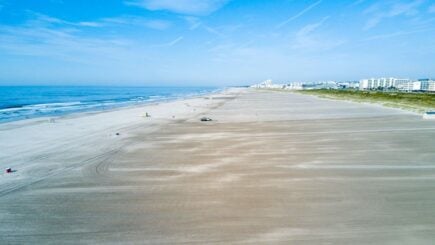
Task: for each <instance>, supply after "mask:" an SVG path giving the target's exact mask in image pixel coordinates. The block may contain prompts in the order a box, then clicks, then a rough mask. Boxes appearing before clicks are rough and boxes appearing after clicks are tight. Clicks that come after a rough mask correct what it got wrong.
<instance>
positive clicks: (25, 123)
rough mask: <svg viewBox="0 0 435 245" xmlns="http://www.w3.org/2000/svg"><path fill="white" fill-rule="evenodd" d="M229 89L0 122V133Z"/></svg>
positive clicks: (199, 96)
mask: <svg viewBox="0 0 435 245" xmlns="http://www.w3.org/2000/svg"><path fill="white" fill-rule="evenodd" d="M231 89H233V87H228V88H222V89H217V91H211V92H207V93H204V94H200V95H191V96H184V97H180V98H172V99H162V100H161V101H150V102H143V103H139V104H131V105H121V106H116V107H112V108H107V109H95V110H92V109H91V110H89V111H75V112H70V113H65V114H61V115H44V116H36V117H33V118H26V119H19V120H14V121H5V122H0V131H1V130H3V129H2V128H3V127H5V128H7V129H10V128H14V126H16V127H23V126H28V125H33V124H36V123H45V122H47V121H50V120H51V119H54V120H64V119H72V118H77V117H82V116H91V115H96V114H100V113H110V112H114V111H119V110H128V109H137V108H142V107H147V106H156V105H159V104H162V103H171V102H177V101H183V100H189V99H197V98H202V97H207V96H214V95H215V94H221V93H225V92H226V91H228V90H231ZM8 126H9V127H8ZM11 126H12V127H11Z"/></svg>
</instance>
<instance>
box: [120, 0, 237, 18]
mask: <svg viewBox="0 0 435 245" xmlns="http://www.w3.org/2000/svg"><path fill="white" fill-rule="evenodd" d="M229 1H230V0H128V1H126V4H128V5H133V6H138V7H142V8H146V9H148V10H153V11H155V10H167V11H170V12H174V13H179V14H188V15H208V14H210V13H212V12H214V11H216V10H218V9H220V8H221V7H223V6H224V5H225V4H227V3H228V2H229Z"/></svg>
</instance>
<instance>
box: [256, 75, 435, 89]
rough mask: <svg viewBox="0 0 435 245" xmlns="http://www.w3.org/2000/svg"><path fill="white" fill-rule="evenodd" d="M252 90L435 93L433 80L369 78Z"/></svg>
mask: <svg viewBox="0 0 435 245" xmlns="http://www.w3.org/2000/svg"><path fill="white" fill-rule="evenodd" d="M251 87H252V88H268V89H286V90H309V89H349V88H350V89H359V90H400V91H406V92H418V91H421V92H435V79H419V80H411V79H401V78H394V77H390V78H371V79H362V80H360V81H346V82H336V81H323V82H288V83H273V82H272V80H270V79H269V80H266V81H264V82H261V83H258V84H255V85H252V86H251Z"/></svg>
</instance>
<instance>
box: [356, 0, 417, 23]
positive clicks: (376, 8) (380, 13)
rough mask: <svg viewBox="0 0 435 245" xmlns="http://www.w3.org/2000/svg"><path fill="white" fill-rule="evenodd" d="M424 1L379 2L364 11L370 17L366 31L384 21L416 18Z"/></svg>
mask: <svg viewBox="0 0 435 245" xmlns="http://www.w3.org/2000/svg"><path fill="white" fill-rule="evenodd" d="M423 3H424V0H413V1H408V2H389V1H386V2H377V3H375V4H373V5H371V6H369V7H368V8H367V9H366V10H364V11H363V13H364V14H365V15H368V16H369V19H368V21H367V22H366V24H365V26H364V28H363V29H364V30H370V29H372V28H374V27H376V26H377V25H379V24H380V23H381V22H382V21H383V20H385V19H389V18H393V17H398V16H415V15H416V14H418V13H419V10H418V8H419V7H420V6H421V5H422V4H423Z"/></svg>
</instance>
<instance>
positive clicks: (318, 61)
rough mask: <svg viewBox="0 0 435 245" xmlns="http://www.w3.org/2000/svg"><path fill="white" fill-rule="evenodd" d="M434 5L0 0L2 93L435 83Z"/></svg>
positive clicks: (421, 0) (420, 0) (362, 0)
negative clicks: (21, 88)
mask: <svg viewBox="0 0 435 245" xmlns="http://www.w3.org/2000/svg"><path fill="white" fill-rule="evenodd" d="M434 57H435V1H433V0H394V1H393V0H391V1H390V0H382V1H373V0H354V1H344V0H343V1H332V0H307V1H302V0H105V1H101V0H32V1H29V0H0V84H58V85H59V84H79V85H81V84H93V85H98V84H103V85H113V84H117V85H177V86H179V85H238V84H249V83H253V82H258V81H262V80H265V79H268V78H271V79H273V80H274V81H317V80H358V79H360V78H364V77H372V76H398V77H407V78H422V77H435V74H434V73H435V58H434Z"/></svg>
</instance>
